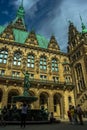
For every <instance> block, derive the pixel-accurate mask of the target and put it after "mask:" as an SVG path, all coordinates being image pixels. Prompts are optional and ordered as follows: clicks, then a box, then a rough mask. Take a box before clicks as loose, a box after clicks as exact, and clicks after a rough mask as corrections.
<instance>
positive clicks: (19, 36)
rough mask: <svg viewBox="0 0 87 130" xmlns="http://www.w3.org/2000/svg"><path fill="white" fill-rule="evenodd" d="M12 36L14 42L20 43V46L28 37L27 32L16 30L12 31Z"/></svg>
mask: <svg viewBox="0 0 87 130" xmlns="http://www.w3.org/2000/svg"><path fill="white" fill-rule="evenodd" d="M13 34H14V37H15V42H18V43H22V44H23V43H25V40H26V38H27V37H28V35H29V33H28V32H25V31H21V30H18V29H13Z"/></svg>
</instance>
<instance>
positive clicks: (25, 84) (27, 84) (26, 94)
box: [23, 71, 30, 96]
mask: <svg viewBox="0 0 87 130" xmlns="http://www.w3.org/2000/svg"><path fill="white" fill-rule="evenodd" d="M23 74H24V95H25V96H28V95H29V93H28V90H29V88H30V82H29V73H28V71H26V72H23Z"/></svg>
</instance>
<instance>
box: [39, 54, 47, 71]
mask: <svg viewBox="0 0 87 130" xmlns="http://www.w3.org/2000/svg"><path fill="white" fill-rule="evenodd" d="M40 69H42V70H46V69H47V62H46V57H43V56H42V57H40Z"/></svg>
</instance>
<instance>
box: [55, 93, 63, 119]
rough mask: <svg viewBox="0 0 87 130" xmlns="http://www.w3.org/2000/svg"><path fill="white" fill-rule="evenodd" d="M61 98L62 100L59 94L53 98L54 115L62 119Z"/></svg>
mask: <svg viewBox="0 0 87 130" xmlns="http://www.w3.org/2000/svg"><path fill="white" fill-rule="evenodd" d="M61 98H62V96H61V95H60V94H59V93H56V94H54V96H53V104H54V114H55V115H56V116H58V117H61V115H62V111H61V109H62V108H61Z"/></svg>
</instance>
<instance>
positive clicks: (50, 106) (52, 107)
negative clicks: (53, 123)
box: [48, 95, 54, 112]
mask: <svg viewBox="0 0 87 130" xmlns="http://www.w3.org/2000/svg"><path fill="white" fill-rule="evenodd" d="M48 111H49V112H54V104H53V96H52V95H50V97H49V98H48Z"/></svg>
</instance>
